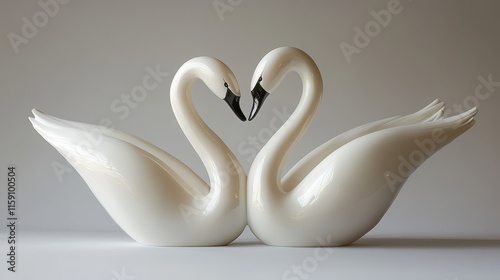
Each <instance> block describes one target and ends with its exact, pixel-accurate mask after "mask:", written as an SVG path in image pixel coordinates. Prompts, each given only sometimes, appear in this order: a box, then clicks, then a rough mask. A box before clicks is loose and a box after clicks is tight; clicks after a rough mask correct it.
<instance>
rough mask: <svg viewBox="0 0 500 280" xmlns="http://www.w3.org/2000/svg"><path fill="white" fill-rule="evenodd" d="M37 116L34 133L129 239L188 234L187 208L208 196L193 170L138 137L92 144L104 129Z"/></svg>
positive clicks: (105, 137)
mask: <svg viewBox="0 0 500 280" xmlns="http://www.w3.org/2000/svg"><path fill="white" fill-rule="evenodd" d="M33 113H34V115H35V118H30V121H31V122H32V124H33V127H34V128H35V129H36V130H37V131H38V132H39V133H40V135H41V136H42V137H43V138H45V140H47V141H48V142H49V143H50V144H51V145H52V146H54V148H56V149H57V150H58V151H59V152H60V153H61V154H62V155H63V156H64V157H65V158H66V159H67V160H68V162H69V163H70V164H72V165H73V166H74V167H75V169H76V170H77V171H78V173H79V174H80V175H81V176H82V178H83V179H84V180H85V182H86V183H87V184H88V186H89V188H90V189H91V190H92V192H93V193H94V195H95V196H96V197H97V199H98V200H99V201H100V202H101V204H102V205H103V207H104V208H105V209H106V211H107V212H108V213H109V214H110V216H111V217H112V218H113V219H114V220H115V221H116V222H117V224H118V225H120V226H121V227H122V228H123V229H124V230H125V231H126V232H127V233H129V235H130V236H132V237H134V238H137V237H138V239H141V237H140V236H141V234H142V232H144V230H143V229H141V228H143V227H147V228H151V232H152V233H155V232H165V230H164V229H165V226H166V224H167V225H173V226H172V227H171V229H169V232H168V234H172V235H176V236H181V235H182V234H183V232H185V227H186V226H188V223H186V219H185V218H186V217H185V215H183V214H185V213H183V208H182V207H186V206H192V205H193V204H196V203H197V201H195V200H196V199H197V198H201V197H204V196H206V195H207V194H208V192H209V187H208V186H207V184H206V183H205V182H204V181H203V180H202V179H201V178H199V177H198V176H197V175H196V174H195V173H194V172H193V171H192V170H190V169H189V168H188V167H186V166H185V165H183V164H182V163H181V162H179V161H178V160H177V159H175V158H174V157H172V156H171V155H169V154H168V153H166V152H164V151H163V150H161V149H159V148H157V147H155V146H154V145H152V144H149V143H147V142H146V141H144V140H141V139H139V138H137V137H135V136H132V135H128V134H126V133H123V132H114V133H102V134H99V135H98V136H96V135H94V136H93V137H94V140H95V142H91V141H89V138H88V137H89V136H88V133H94V134H95V133H97V131H99V129H102V128H101V127H97V126H92V125H83V126H80V124H79V123H75V122H67V121H62V120H60V119H57V118H54V117H51V116H48V115H45V114H43V113H41V112H39V111H34V112H33ZM89 129H92V130H89ZM113 136H115V137H113ZM179 167H181V168H179ZM198 203H199V201H198ZM130 225H133V226H130ZM174 225H175V226H174ZM156 228H159V229H160V230H155V229H156ZM177 231H179V232H177ZM165 234H166V233H165Z"/></svg>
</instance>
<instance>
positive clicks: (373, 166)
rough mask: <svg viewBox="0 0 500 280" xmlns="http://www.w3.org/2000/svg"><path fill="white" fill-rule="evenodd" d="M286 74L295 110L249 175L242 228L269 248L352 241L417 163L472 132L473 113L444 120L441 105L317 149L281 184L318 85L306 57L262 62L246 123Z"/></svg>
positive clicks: (279, 55)
mask: <svg viewBox="0 0 500 280" xmlns="http://www.w3.org/2000/svg"><path fill="white" fill-rule="evenodd" d="M289 72H297V73H298V74H299V76H300V78H301V79H302V84H303V89H302V96H301V98H300V101H299V104H298V105H297V108H296V110H295V111H294V112H293V114H292V115H291V116H290V118H289V119H288V120H287V121H286V122H285V123H284V124H283V126H282V127H281V128H280V129H279V130H278V131H277V132H276V133H275V135H273V137H272V138H271V139H270V140H269V141H268V143H267V144H266V145H265V146H264V147H263V148H262V149H261V151H260V152H259V153H258V154H257V156H256V158H255V159H254V161H253V163H252V166H251V168H250V171H249V174H248V183H247V189H248V195H247V212H248V225H249V227H250V229H251V230H252V232H253V233H254V234H255V235H256V236H257V237H258V238H259V239H260V240H261V241H262V242H264V243H266V244H268V245H276V246H342V245H348V244H350V243H352V242H354V241H355V240H357V239H358V238H360V237H361V236H363V235H364V234H365V233H367V232H368V231H369V230H370V229H372V228H373V227H374V226H375V225H376V224H377V223H378V222H379V221H380V219H381V218H382V216H383V215H384V214H385V212H386V211H387V209H388V208H389V206H390V205H391V203H392V201H393V200H394V199H395V197H396V195H397V194H398V192H399V190H400V188H401V187H402V185H403V184H404V182H405V181H406V179H407V178H408V176H410V174H411V173H412V172H413V171H415V169H416V168H417V167H418V166H419V165H420V164H422V163H423V162H424V161H425V160H426V159H427V158H429V157H430V156H431V155H432V154H434V153H435V152H436V151H437V150H439V149H440V148H442V147H443V146H445V145H446V144H448V143H450V142H451V141H452V140H453V139H455V138H456V137H458V136H459V135H460V134H462V133H463V132H465V131H466V130H468V129H469V128H470V127H472V125H473V124H474V118H473V117H474V115H475V114H476V112H477V110H476V108H474V109H472V110H470V111H468V112H465V113H463V114H460V115H457V116H454V117H449V118H445V119H443V118H442V117H443V110H444V108H443V104H442V103H441V102H439V101H435V102H433V103H431V104H430V105H429V106H427V107H426V108H424V109H422V110H421V111H419V112H416V113H414V114H412V115H408V116H404V117H393V118H388V119H384V120H380V121H376V122H373V123H370V124H366V125H363V126H360V127H358V128H355V129H352V130H350V131H348V132H346V133H343V134H341V135H339V136H337V137H335V138H333V139H332V140H330V141H328V142H326V143H325V144H323V145H321V146H319V147H318V148H316V149H315V150H313V151H312V152H311V153H309V154H308V155H307V156H306V157H305V158H304V159H302V160H301V161H299V163H297V164H296V165H295V166H294V167H293V168H292V169H291V170H290V171H289V172H288V173H287V174H286V175H285V176H284V177H283V178H282V176H281V175H282V174H281V173H282V167H283V163H284V162H285V160H286V158H287V155H288V153H289V152H290V151H291V149H292V148H293V147H294V145H295V143H297V141H299V139H300V138H301V136H302V135H303V133H304V132H305V130H306V128H307V127H308V125H309V123H310V121H311V119H312V116H313V114H314V112H315V110H316V107H317V105H318V103H319V101H320V98H321V95H322V91H323V82H322V78H321V75H320V72H319V70H318V67H317V66H316V64H315V63H314V61H313V60H312V59H311V57H309V56H308V55H307V54H306V53H304V52H303V51H301V50H299V49H296V48H291V47H282V48H278V49H275V50H273V51H271V52H269V53H268V54H267V55H266V56H264V58H263V59H262V60H261V61H260V63H259V64H258V66H257V68H256V70H255V73H254V75H253V78H252V83H251V84H252V85H253V86H254V87H253V90H252V95H253V97H254V106H253V108H252V111H251V113H250V116H249V119H250V120H251V119H253V118H254V117H255V115H256V113H257V112H258V111H259V109H260V107H261V106H262V103H263V101H264V100H265V99H266V97H267V96H268V94H269V93H270V92H272V91H273V90H274V89H275V88H276V87H277V86H278V85H279V84H280V82H281V81H282V79H283V77H284V76H285V75H287V74H288V73H289Z"/></svg>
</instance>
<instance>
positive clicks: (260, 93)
mask: <svg viewBox="0 0 500 280" xmlns="http://www.w3.org/2000/svg"><path fill="white" fill-rule="evenodd" d="M268 95H269V92H267V91H266V90H265V89H264V88H262V86H261V85H260V81H258V82H257V84H256V85H255V87H254V88H253V90H252V96H253V105H252V111H251V112H250V116H248V120H249V121H251V120H253V118H255V116H256V115H257V113H258V112H259V110H260V107H262V104H264V100H266V98H267V96H268Z"/></svg>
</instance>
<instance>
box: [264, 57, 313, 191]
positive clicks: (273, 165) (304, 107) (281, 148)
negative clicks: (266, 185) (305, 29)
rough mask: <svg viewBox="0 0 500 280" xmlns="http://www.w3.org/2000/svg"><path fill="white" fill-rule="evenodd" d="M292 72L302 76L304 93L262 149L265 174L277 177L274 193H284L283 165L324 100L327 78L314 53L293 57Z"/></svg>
mask: <svg viewBox="0 0 500 280" xmlns="http://www.w3.org/2000/svg"><path fill="white" fill-rule="evenodd" d="M289 65H290V68H289V69H288V70H287V73H288V72H296V73H298V74H299V76H300V78H301V80H302V94H301V97H300V101H299V103H298V105H297V108H296V109H295V110H294V112H293V113H292V114H291V116H290V117H289V118H288V120H287V121H286V122H285V123H284V124H283V125H282V127H281V128H280V129H279V130H278V131H277V132H276V133H275V135H273V137H271V139H270V140H269V142H268V143H267V144H266V145H265V146H264V148H263V149H262V151H261V152H260V153H259V155H260V157H259V158H258V160H260V161H261V164H262V170H261V172H262V173H261V174H262V178H273V182H275V184H276V186H275V187H271V190H269V191H271V193H274V194H282V193H283V191H281V190H282V189H283V188H282V186H281V178H282V169H283V165H284V162H285V161H286V159H287V157H288V154H289V153H290V151H291V150H292V149H293V147H294V146H295V144H296V143H297V142H298V141H299V140H300V138H301V137H302V135H303V134H304V132H305V131H306V130H307V128H308V127H309V124H310V122H311V120H312V118H313V115H314V113H315V111H316V109H317V107H318V104H319V102H320V101H321V95H322V92H323V82H322V78H321V74H320V72H319V69H318V67H317V66H316V64H315V63H314V62H313V61H312V59H311V58H310V57H307V58H303V59H299V60H295V61H291V62H290V64H289Z"/></svg>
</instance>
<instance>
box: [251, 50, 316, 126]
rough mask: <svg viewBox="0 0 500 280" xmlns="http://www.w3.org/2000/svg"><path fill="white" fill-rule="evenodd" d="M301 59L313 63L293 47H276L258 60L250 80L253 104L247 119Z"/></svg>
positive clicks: (297, 66) (254, 114) (297, 65)
mask: <svg viewBox="0 0 500 280" xmlns="http://www.w3.org/2000/svg"><path fill="white" fill-rule="evenodd" d="M301 59H305V60H303V61H302V62H305V63H307V64H311V63H312V64H314V61H312V59H311V58H310V57H309V55H307V54H306V53H305V52H304V51H302V50H300V49H298V48H294V47H280V48H276V49H274V50H272V51H270V52H269V53H268V54H266V55H265V56H264V57H263V58H262V59H261V60H260V62H259V64H258V65H257V67H256V68H255V72H254V74H253V77H252V82H251V85H252V90H251V92H252V97H253V106H252V110H251V112H250V115H249V117H248V120H252V119H253V118H254V117H255V116H256V115H257V113H258V112H259V110H260V108H261V107H262V104H263V103H264V100H266V98H267V96H268V95H269V93H270V92H273V91H274V90H275V89H276V88H277V87H278V85H279V84H280V83H281V81H282V80H283V78H284V77H285V76H286V74H288V72H290V71H292V70H300V68H301V63H300V61H299V60H301ZM314 66H315V64H314Z"/></svg>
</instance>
